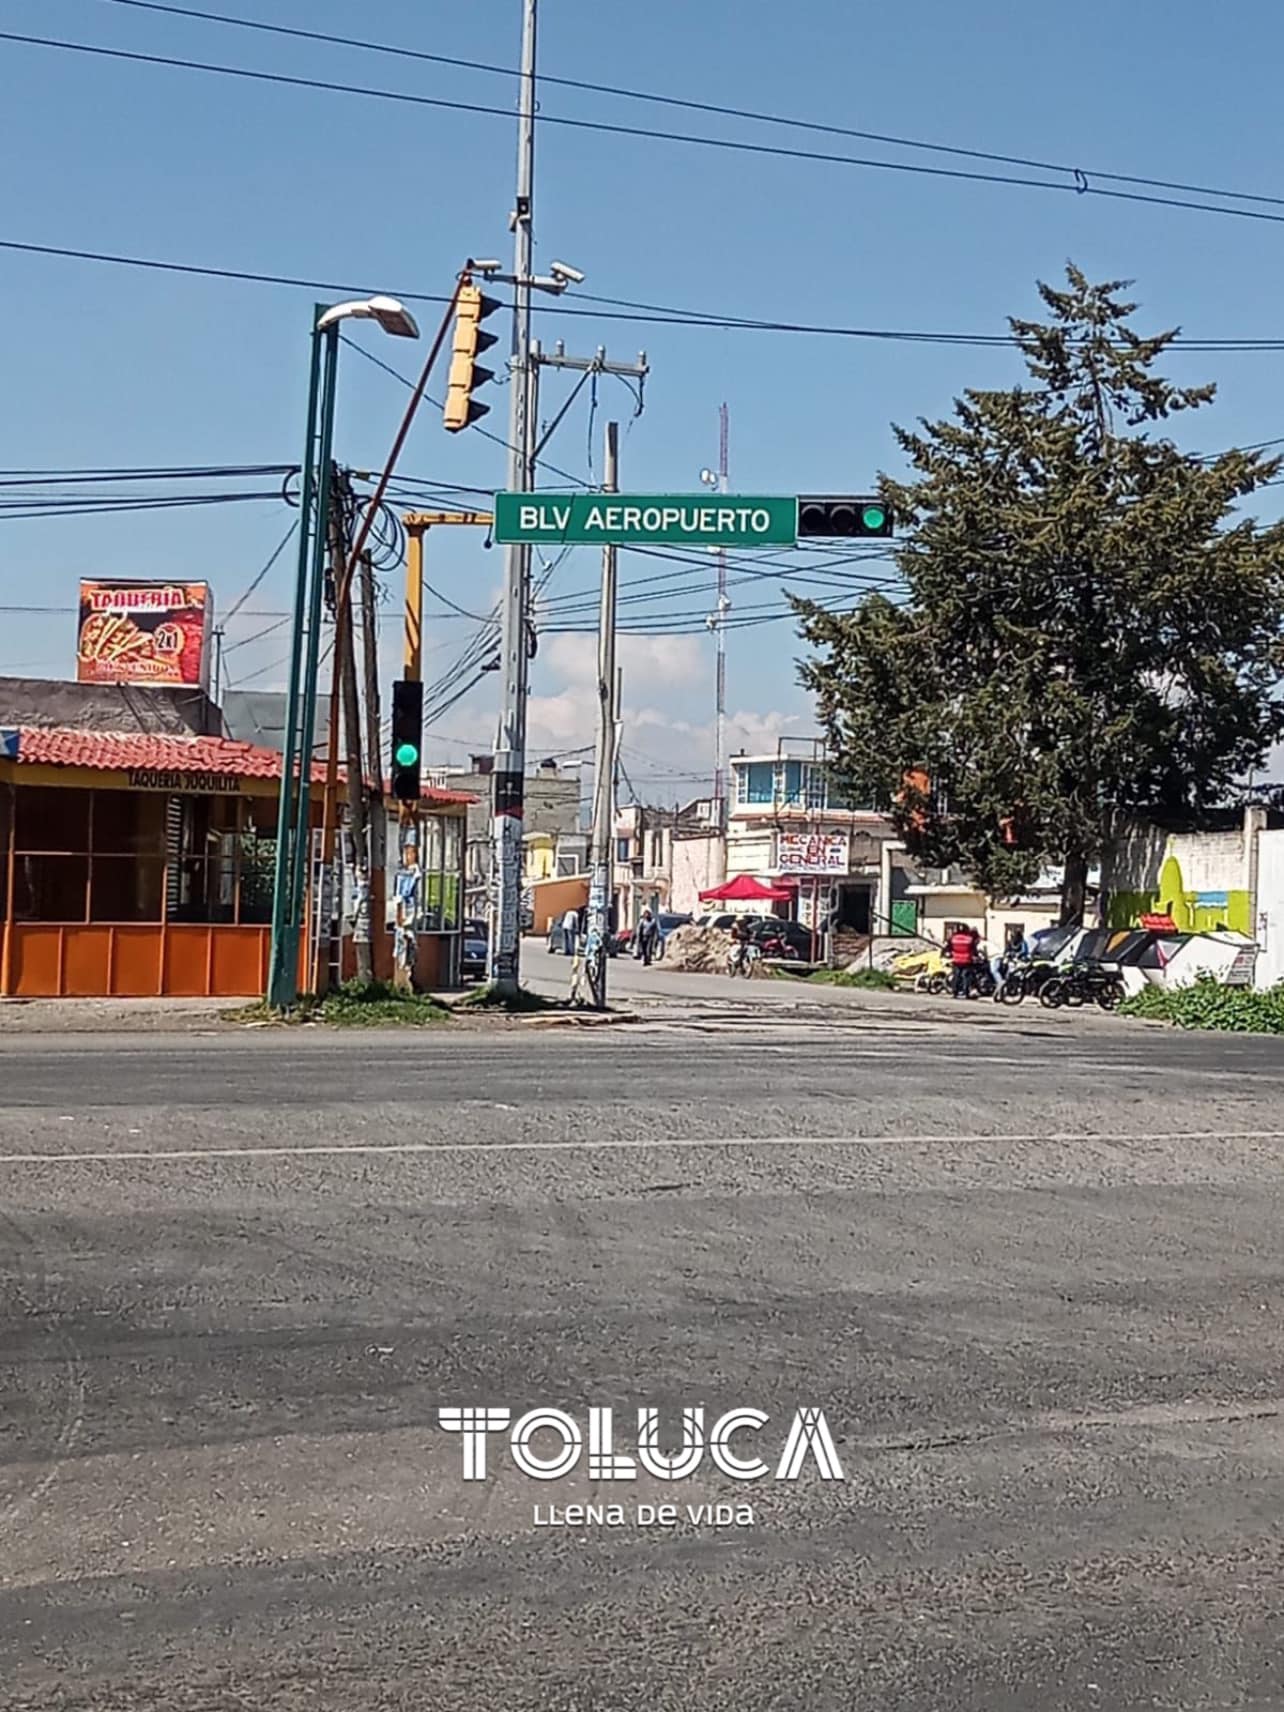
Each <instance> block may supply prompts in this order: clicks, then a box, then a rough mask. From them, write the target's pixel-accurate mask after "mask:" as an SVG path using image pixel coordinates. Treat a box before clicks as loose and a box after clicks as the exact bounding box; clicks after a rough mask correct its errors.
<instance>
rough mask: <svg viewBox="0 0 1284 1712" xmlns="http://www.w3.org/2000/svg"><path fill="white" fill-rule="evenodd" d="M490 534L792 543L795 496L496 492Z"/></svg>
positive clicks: (514, 538)
mask: <svg viewBox="0 0 1284 1712" xmlns="http://www.w3.org/2000/svg"><path fill="white" fill-rule="evenodd" d="M494 538H495V540H496V541H498V542H499V543H500V544H501V545H503V546H507V545H511V544H518V543H527V542H539V543H545V544H548V545H551V546H575V547H592V546H599V547H600V546H603V545H614V546H619V547H650V546H663V547H792V546H793V545H794V543H795V542H796V541H797V539H798V501H797V499H795V498H792V497H791V498H788V499H783V498H780V497H779V496H777V497H775V498H769V499H762V498H747V497H746V496H745V495H744V494H738V493H728V494H719V495H717V496H714V497H710V496H709V495H707V494H691V493H671V494H635V493H573V494H532V493H497V494H496V495H495V533H494Z"/></svg>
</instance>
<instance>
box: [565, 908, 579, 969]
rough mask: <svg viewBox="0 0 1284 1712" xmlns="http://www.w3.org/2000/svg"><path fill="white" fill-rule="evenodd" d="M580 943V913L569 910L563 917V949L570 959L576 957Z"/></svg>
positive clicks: (575, 910)
mask: <svg viewBox="0 0 1284 1712" xmlns="http://www.w3.org/2000/svg"><path fill="white" fill-rule="evenodd" d="M579 942H580V912H579V911H578V910H577V909H568V910H567V912H566V914H565V915H564V916H563V917H562V949H563V951H565V953H566V955H567V956H568V957H574V955H575V952H576V948H577V947H578V945H579Z"/></svg>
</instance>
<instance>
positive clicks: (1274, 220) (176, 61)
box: [0, 30, 1284, 225]
mask: <svg viewBox="0 0 1284 1712" xmlns="http://www.w3.org/2000/svg"><path fill="white" fill-rule="evenodd" d="M0 41H9V42H15V43H18V44H20V45H23V46H27V47H43V48H53V49H56V50H58V51H60V52H64V53H74V54H86V55H91V56H95V57H98V58H102V59H112V60H117V61H122V62H126V63H130V64H135V65H150V66H159V67H164V68H166V69H169V70H181V71H199V72H204V73H206V74H208V75H213V76H219V77H233V78H239V79H242V80H245V81H249V82H253V83H266V84H272V85H279V86H284V87H287V88H294V89H307V90H313V91H321V92H324V93H327V94H337V95H354V96H360V97H363V98H365V99H366V100H377V101H390V102H395V103H399V104H402V105H408V106H413V107H430V108H435V109H439V110H441V111H445V112H451V113H474V114H480V115H484V116H486V117H492V118H501V119H504V120H505V121H511V119H512V111H511V109H510V108H508V107H499V106H491V105H489V104H488V103H485V102H478V101H452V100H449V99H447V98H446V97H444V96H435V95H416V94H412V93H411V92H409V91H407V90H396V89H373V88H370V87H369V86H367V85H363V84H357V83H337V82H332V81H329V80H327V79H325V78H314V77H298V76H293V75H291V74H289V73H286V72H275V71H258V70H254V69H253V68H251V67H248V66H235V65H218V64H213V63H211V62H210V61H207V60H194V59H186V58H183V57H181V56H179V55H176V54H146V53H139V52H137V51H134V50H130V49H125V48H111V47H105V46H102V45H100V44H97V43H92V42H71V41H60V40H57V39H56V38H53V37H49V36H31V35H25V34H22V33H21V32H18V31H13V30H3V31H0ZM536 120H537V123H539V124H541V125H556V126H561V127H564V128H566V129H569V130H574V131H588V132H592V133H595V134H597V135H605V136H619V137H636V138H640V139H642V140H644V141H646V142H672V143H683V144H686V145H688V146H692V147H699V148H708V149H718V150H726V151H730V152H733V153H736V154H746V155H751V156H755V157H769V158H772V159H777V160H799V161H807V162H814V163H819V164H825V165H837V166H853V167H860V168H863V169H867V170H878V171H885V172H901V173H911V174H913V175H915V176H917V177H925V178H943V179H953V180H961V181H965V182H969V183H979V184H998V185H1004V186H1015V187H1018V188H1022V189H1030V190H1052V191H1059V192H1061V193H1063V194H1068V195H1073V196H1104V197H1108V198H1110V199H1112V200H1114V201H1122V202H1137V203H1146V204H1150V205H1152V206H1157V207H1166V208H1186V209H1190V210H1194V211H1197V212H1201V213H1205V214H1222V215H1227V216H1231V217H1234V218H1236V219H1243V220H1263V221H1267V222H1270V223H1271V224H1275V225H1280V224H1284V213H1279V214H1272V213H1269V212H1267V210H1266V209H1265V208H1250V207H1222V206H1219V205H1218V204H1216V203H1214V202H1194V201H1191V200H1189V199H1187V198H1181V197H1177V196H1171V195H1159V194H1156V193H1154V192H1150V191H1142V190H1124V189H1110V188H1107V187H1106V186H1103V185H1100V184H1093V183H1092V182H1091V181H1090V179H1089V177H1088V175H1087V174H1085V173H1084V172H1082V171H1081V170H1079V169H1078V168H1070V169H1066V168H1064V167H1057V168H1056V169H1055V170H1057V171H1060V172H1064V171H1066V170H1069V171H1071V172H1072V173H1073V174H1074V177H1073V179H1072V181H1071V182H1069V183H1065V184H1059V183H1056V182H1053V181H1052V180H1049V179H1039V178H1026V177H1019V176H1018V175H1016V174H1015V173H995V172H980V171H977V170H975V169H972V168H965V167H946V166H927V165H925V164H923V163H922V162H919V161H890V160H877V159H874V158H872V157H868V156H858V155H841V154H833V153H829V152H826V151H824V150H821V149H797V148H786V147H784V146H783V145H782V144H776V143H754V142H750V141H748V140H746V139H742V138H733V137H710V136H704V135H702V134H700V133H699V132H692V131H663V130H660V129H658V128H656V127H654V126H643V125H621V124H616V123H613V122H610V121H607V120H602V119H576V118H572V117H571V116H570V115H568V114H562V113H543V112H541V113H538V114H537V115H536ZM1036 170H1039V169H1036ZM1097 176H1098V177H1106V176H1107V175H1106V174H1098V175H1097ZM1116 181H1117V182H1129V183H1131V182H1141V181H1137V180H1134V179H1132V178H1131V177H1125V176H1124V175H1117V178H1116ZM1144 182H1148V183H1151V184H1154V185H1156V186H1157V187H1162V186H1164V184H1165V182H1166V181H1162V180H1147V181H1144ZM1178 188H1181V189H1186V188H1189V189H1190V192H1191V194H1192V195H1202V196H1217V195H1223V194H1225V195H1227V196H1234V197H1240V198H1244V199H1247V198H1248V196H1249V194H1250V193H1247V192H1228V193H1227V192H1221V191H1217V190H1212V189H1202V188H1200V187H1198V186H1190V187H1186V186H1180V187H1178ZM1252 199H1253V200H1254V201H1258V200H1261V201H1266V200H1267V198H1264V197H1262V198H1258V197H1256V196H1254V197H1253V198H1252ZM1276 200H1280V201H1284V199H1276Z"/></svg>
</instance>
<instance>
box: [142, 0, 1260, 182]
mask: <svg viewBox="0 0 1284 1712" xmlns="http://www.w3.org/2000/svg"><path fill="white" fill-rule="evenodd" d="M108 3H110V4H114V5H124V6H129V7H131V8H134V9H136V10H140V11H147V12H161V13H167V14H170V15H172V16H175V17H182V18H192V19H199V20H201V21H202V22H206V23H216V24H224V25H230V26H232V27H234V28H238V29H247V30H255V31H259V32H262V33H265V34H270V35H278V36H287V37H293V38H295V39H301V40H305V41H316V42H323V43H326V44H328V45H331V46H336V47H343V48H349V49H357V50H360V51H364V52H369V53H379V54H385V55H389V56H392V57H395V58H398V59H409V60H415V61H418V62H420V63H427V64H433V65H441V66H447V67H451V68H454V69H457V70H465V71H479V72H483V73H485V74H488V75H495V76H502V77H516V76H517V75H518V73H517V68H516V67H515V66H504V65H493V64H490V63H489V62H487V61H483V60H468V59H462V58H457V57H453V56H449V55H446V54H434V53H428V52H425V51H423V50H420V49H416V48H408V47H402V46H399V45H395V44H392V43H386V42H371V41H362V40H360V39H358V38H356V37H351V36H340V35H336V34H331V33H328V32H325V31H319V30H304V29H299V28H295V27H291V26H288V25H281V24H268V23H262V22H259V21H258V20H255V19H249V18H237V17H232V16H229V15H228V14H226V13H220V12H209V11H202V10H198V9H196V8H190V7H185V6H173V5H167V4H161V3H160V0H108ZM540 82H541V83H543V84H548V85H550V86H554V87H557V88H562V89H576V90H581V91H585V92H587V93H590V94H594V95H609V96H613V97H616V98H618V99H621V100H626V101H640V102H644V103H647V104H649V105H653V106H662V107H673V108H679V109H682V110H684V111H686V112H693V113H707V114H710V115H712V116H714V117H717V118H725V119H747V120H750V121H751V122H753V123H754V124H763V125H774V126H777V127H781V128H786V129H789V130H796V131H810V132H814V133H817V134H822V135H826V136H832V137H848V138H851V139H852V140H853V141H857V142H870V143H882V144H884V145H886V146H889V147H893V148H903V149H916V150H919V151H922V152H926V153H931V154H939V155H953V156H956V157H958V158H960V159H966V160H978V161H989V162H991V163H993V164H995V165H999V166H1017V167H1024V168H1027V169H1029V170H1030V171H1034V172H1059V173H1064V174H1065V175H1066V176H1067V177H1069V178H1070V179H1071V180H1072V181H1073V182H1072V183H1071V184H1068V185H1063V186H1056V187H1053V188H1059V189H1069V190H1074V191H1076V192H1077V193H1078V194H1081V195H1082V194H1085V193H1086V192H1089V191H1091V189H1092V188H1093V187H1092V185H1091V182H1090V181H1091V180H1092V179H1094V178H1099V179H1105V180H1106V181H1107V182H1109V183H1112V184H1133V185H1139V186H1142V187H1145V188H1148V189H1152V190H1174V191H1182V192H1185V193H1187V194H1189V195H1194V196H1216V197H1221V198H1223V199H1225V200H1227V201H1237V202H1256V203H1261V204H1264V205H1266V206H1271V207H1284V197H1279V196H1268V195H1263V194H1261V193H1260V192H1256V191H1244V190H1223V189H1220V188H1217V187H1216V186H1211V185H1202V184H1186V183H1182V182H1180V181H1175V180H1172V179H1163V178H1153V177H1147V176H1144V175H1142V174H1138V173H1126V172H1115V171H1106V170H1104V169H1097V168H1092V169H1089V170H1087V171H1084V170H1082V169H1080V168H1079V167H1077V166H1067V165H1066V164H1065V163H1064V162H1059V161H1045V160H1039V159H1037V158H1032V157H1030V156H1026V155H1009V154H1000V153H996V152H994V151H992V150H988V149H975V148H968V147H964V146H961V145H958V144H953V143H936V142H929V141H926V140H925V139H923V138H919V137H901V136H896V135H892V134H889V133H886V132H880V131H864V130H857V129H855V128H854V127H851V126H847V125H832V124H826V123H824V122H822V121H818V120H815V119H802V118H798V117H795V116H793V115H788V114H780V113H764V112H762V111H759V110H755V109H753V108H746V107H732V106H727V105H724V104H722V103H718V102H712V101H694V100H691V99H689V98H685V97H682V96H676V95H665V94H662V93H660V92H659V91H656V90H642V89H629V88H622V87H620V86H618V85H613V84H607V83H596V82H593V81H590V80H588V79H584V78H575V77H558V76H554V75H552V74H550V73H541V75H540ZM367 93H368V92H367ZM476 110H478V111H484V112H494V111H495V109H493V108H478V109H476ZM536 119H537V122H540V121H545V122H547V116H546V115H544V114H537V115H536ZM553 122H557V121H556V120H554V121H553ZM581 123H587V121H581ZM683 140H688V139H683ZM700 140H704V141H711V140H714V139H700ZM862 164H864V163H862ZM877 164H888V165H894V164H896V163H877ZM1226 212H1230V210H1226Z"/></svg>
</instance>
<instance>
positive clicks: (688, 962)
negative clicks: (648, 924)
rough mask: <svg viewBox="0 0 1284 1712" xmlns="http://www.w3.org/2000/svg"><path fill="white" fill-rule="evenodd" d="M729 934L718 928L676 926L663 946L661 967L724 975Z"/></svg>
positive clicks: (728, 948) (729, 944) (729, 945)
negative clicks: (662, 965)
mask: <svg viewBox="0 0 1284 1712" xmlns="http://www.w3.org/2000/svg"><path fill="white" fill-rule="evenodd" d="M730 948H731V935H730V934H729V933H728V932H727V931H726V929H725V928H721V927H697V926H696V925H695V923H694V922H691V923H689V924H688V925H687V926H686V927H679V928H675V929H674V931H673V932H672V933H671V934H670V935H669V938H668V940H667V942H666V944H665V947H664V967H665V968H666V969H680V970H685V971H687V972H690V973H694V974H699V975H725V974H726V972H727V952H728V951H729V950H730Z"/></svg>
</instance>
